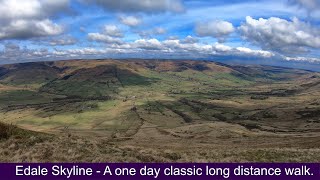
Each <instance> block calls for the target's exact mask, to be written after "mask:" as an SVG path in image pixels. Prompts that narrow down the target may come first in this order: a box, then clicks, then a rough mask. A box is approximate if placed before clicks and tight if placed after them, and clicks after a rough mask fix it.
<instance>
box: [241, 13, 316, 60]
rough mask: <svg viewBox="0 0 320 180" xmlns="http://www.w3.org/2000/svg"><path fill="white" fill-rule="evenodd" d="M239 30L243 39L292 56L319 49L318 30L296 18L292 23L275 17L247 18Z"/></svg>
mask: <svg viewBox="0 0 320 180" xmlns="http://www.w3.org/2000/svg"><path fill="white" fill-rule="evenodd" d="M239 30H240V32H241V34H242V36H243V38H244V39H246V40H248V41H250V42H253V43H254V44H256V45H259V46H261V47H262V48H265V49H270V50H274V51H277V52H281V53H292V54H294V53H299V52H306V51H308V50H309V48H320V29H318V28H315V27H312V26H311V25H310V24H307V23H304V22H301V21H300V20H298V19H297V18H293V20H292V21H287V20H285V19H280V18H277V17H271V18H269V19H263V18H260V19H257V20H256V19H253V18H252V17H250V16H248V17H247V18H246V22H245V23H244V24H242V25H241V26H240V27H239Z"/></svg>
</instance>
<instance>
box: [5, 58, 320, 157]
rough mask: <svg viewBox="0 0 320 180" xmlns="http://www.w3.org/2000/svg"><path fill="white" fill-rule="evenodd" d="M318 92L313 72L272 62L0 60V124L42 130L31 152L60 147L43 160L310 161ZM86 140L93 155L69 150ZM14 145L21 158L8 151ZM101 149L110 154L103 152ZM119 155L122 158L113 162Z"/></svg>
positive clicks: (318, 121) (319, 122)
mask: <svg viewBox="0 0 320 180" xmlns="http://www.w3.org/2000/svg"><path fill="white" fill-rule="evenodd" d="M319 97H320V74H319V73H316V72H310V71H305V70H297V69H289V68H281V67H272V66H238V65H237V66H232V65H226V64H221V63H214V62H210V61H189V60H183V61H182V60H181V61H180V60H172V61H170V60H88V61H86V60H69V61H56V62H37V63H23V64H12V65H3V66H0V118H1V119H0V120H1V122H4V123H8V124H14V125H16V126H17V127H18V128H22V129H27V130H31V131H36V132H41V133H45V134H50V138H48V139H45V140H44V141H40V142H35V147H36V149H37V151H39V152H40V151H41V152H42V150H41V148H42V147H46V148H48V149H50V148H51V147H53V146H56V147H59V148H60V150H59V148H58V149H56V150H54V151H53V152H52V154H51V155H50V156H49V155H48V159H49V160H50V161H51V160H52V161H103V159H105V158H111V157H114V159H113V160H114V161H152V160H154V161H181V162H183V161H184V162H185V161H234V160H237V161H276V159H277V158H278V159H279V156H283V157H284V158H283V159H282V158H280V159H279V161H291V160H292V161H302V160H303V161H313V160H311V156H310V155H311V154H312V155H314V154H315V152H318V151H319V145H320V144H319V142H318V141H317V139H318V138H319V136H320V135H319V132H320V100H319ZM34 136H35V137H37V136H42V135H34ZM29 138H31V137H29ZM29 138H27V140H26V142H25V143H28V141H29ZM31 140H32V138H31ZM16 141H18V142H19V143H20V140H19V138H18V139H16V138H15V137H12V138H11V139H10V138H9V140H3V141H1V142H0V146H3V147H4V151H3V153H5V154H8V153H9V155H8V157H16V158H14V159H13V161H22V160H23V157H22V156H24V158H25V160H27V161H45V159H43V158H40V157H34V156H32V157H31V155H30V151H31V150H32V147H33V146H30V147H29V146H27V145H26V144H25V146H23V147H22V146H21V147H20V146H19V147H16V146H15V148H13V150H10V151H8V150H7V149H6V147H9V146H11V144H12V143H13V144H15V142H16ZM67 141H68V142H69V141H70V143H72V144H73V145H74V146H73V148H74V149H72V148H71V149H72V150H70V151H72V152H74V151H77V153H73V155H74V156H69V157H70V158H69V159H68V157H65V156H63V155H62V154H61V152H62V150H61V149H64V150H65V148H67V147H65V146H64V145H63V144H65V143H66V142H67ZM87 141H90V143H91V145H90V147H92V148H91V150H88V151H95V152H96V153H97V154H100V155H99V156H98V157H99V158H98V159H95V158H93V157H87V156H86V155H85V152H83V153H80V152H78V150H79V149H78V148H80V147H81V146H82V145H81V144H83V143H84V142H87ZM10 143H11V144H10ZM23 144H24V143H23ZM12 146H14V145H12ZM97 147H101V148H97ZM186 147H188V148H187V149H186ZM21 148H22V149H23V152H24V151H25V153H27V152H29V153H27V154H29V155H30V157H29V156H28V155H26V154H25V153H22V155H21V156H20V155H19V156H18V155H17V153H21V152H22V149H21ZM109 148H111V149H113V150H110V149H109ZM114 148H115V149H117V150H114ZM234 148H236V149H238V150H237V152H239V153H242V156H241V157H239V159H236V158H237V157H236V153H237V152H236V151H231V149H234ZM106 149H109V150H110V151H109V150H108V153H110V154H108V155H103V153H104V152H105V151H104V150H106ZM164 149H168V150H169V151H170V152H169V151H168V152H166V153H162V152H163V150H164ZM211 149H212V150H211ZM213 149H214V152H217V153H216V154H215V153H213ZM228 149H229V150H230V151H229V150H228ZM253 149H255V150H253ZM280 149H281V150H280ZM227 150H228V151H227ZM5 151H6V152H5ZM67 151H69V150H67ZM113 151H119V154H118V153H116V154H117V155H115V156H112V153H111V152H113ZM129 152H130V153H131V154H130V153H129ZM293 152H296V153H297V154H299V155H302V157H301V158H294V157H293V155H297V154H295V153H293ZM307 152H308V153H309V154H308V153H307ZM55 153H57V154H59V155H57V154H55ZM79 153H80V154H79ZM121 153H122V154H123V153H129V155H128V156H125V158H124V159H121V158H120V157H118V156H120V154H121ZM249 153H253V154H256V155H255V156H252V157H251V156H249ZM142 154H147V155H146V156H148V157H142V158H141V157H140V156H143V155H142ZM168 154H169V155H168ZM291 154H292V156H291ZM131 155H132V156H131ZM25 156H27V157H25ZM60 156H61V157H60ZM62 156H63V158H62ZM171 156H174V157H171ZM176 156H177V157H176ZM4 157H5V156H3V157H2V158H4ZM41 157H42V156H41ZM130 157H131V158H130ZM139 157H140V159H139ZM223 157H224V158H223ZM226 157H230V158H229V159H228V158H226ZM276 157H277V158H276ZM315 157H316V158H319V157H318V156H315ZM64 158H65V159H64ZM3 160H4V161H10V160H9V159H3ZM318 160H319V159H318Z"/></svg>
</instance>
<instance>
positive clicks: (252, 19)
mask: <svg viewBox="0 0 320 180" xmlns="http://www.w3.org/2000/svg"><path fill="white" fill-rule="evenodd" d="M319 49H320V0H282V1H281V0H268V1H259V0H241V1H240V0H230V1H222V0H212V1H205V0H139V1H135V0H117V1H114V0H55V1H52V0H25V1H19V0H0V64H4V63H16V62H26V61H43V60H55V59H78V58H81V59H83V58H157V59H161V58H175V59H212V60H220V61H228V60H232V59H233V60H237V62H239V61H240V62H241V60H243V61H244V62H246V63H250V62H252V63H253V64H255V63H257V62H265V63H268V62H270V63H271V62H272V64H274V63H275V62H278V63H280V64H281V63H283V64H288V62H293V63H292V64H297V63H298V65H297V66H299V64H305V63H310V64H314V65H315V66H319V62H320V56H319V55H320V51H319Z"/></svg>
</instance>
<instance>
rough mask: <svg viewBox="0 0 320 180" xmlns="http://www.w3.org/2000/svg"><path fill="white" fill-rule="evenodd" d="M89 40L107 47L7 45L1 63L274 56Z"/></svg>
mask: <svg viewBox="0 0 320 180" xmlns="http://www.w3.org/2000/svg"><path fill="white" fill-rule="evenodd" d="M89 38H92V39H93V40H95V41H101V42H107V43H109V44H108V46H105V47H99V48H92V47H90V48H89V47H86V48H77V49H67V50H65V49H60V50H59V49H54V50H53V51H49V50H47V49H40V50H38V49H27V48H20V47H19V46H17V45H14V44H11V45H6V47H5V48H4V50H3V51H1V50H0V62H1V61H2V62H4V61H8V60H17V59H19V58H22V57H23V60H30V59H32V60H37V59H39V58H40V60H47V59H68V58H89V57H96V58H99V57H100V58H101V57H106V56H108V57H119V56H120V55H128V56H130V57H137V58H152V57H158V58H159V57H172V58H183V57H184V58H190V57H197V58H209V59H210V58H211V57H213V56H219V57H223V56H224V57H239V58H242V57H245V58H248V57H249V58H259V59H261V58H271V57H273V56H274V54H273V53H271V52H268V51H263V50H252V49H249V48H244V47H230V46H227V45H224V44H221V43H215V44H211V45H210V44H201V43H192V42H191V43H183V42H182V40H179V39H174V40H163V41H160V40H158V39H138V40H136V41H133V42H122V41H115V40H114V39H110V38H111V37H108V36H107V35H101V34H99V33H97V34H95V33H91V34H89Z"/></svg>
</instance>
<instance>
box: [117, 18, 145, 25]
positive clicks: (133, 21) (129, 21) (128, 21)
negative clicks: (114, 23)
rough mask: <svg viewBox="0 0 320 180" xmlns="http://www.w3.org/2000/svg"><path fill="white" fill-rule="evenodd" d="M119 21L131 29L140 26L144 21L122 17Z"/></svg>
mask: <svg viewBox="0 0 320 180" xmlns="http://www.w3.org/2000/svg"><path fill="white" fill-rule="evenodd" d="M119 20H120V22H121V23H122V24H124V25H127V26H131V27H134V26H138V25H139V24H141V22H142V20H141V19H140V18H139V17H136V16H120V17H119Z"/></svg>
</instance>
